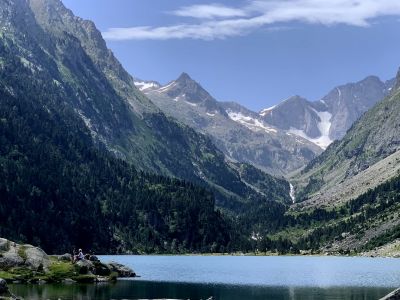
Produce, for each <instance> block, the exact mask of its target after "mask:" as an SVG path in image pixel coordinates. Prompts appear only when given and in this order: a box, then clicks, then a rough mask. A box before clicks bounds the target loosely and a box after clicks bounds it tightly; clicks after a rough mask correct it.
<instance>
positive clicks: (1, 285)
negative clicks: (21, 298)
mask: <svg viewBox="0 0 400 300" xmlns="http://www.w3.org/2000/svg"><path fill="white" fill-rule="evenodd" d="M6 293H8V286H7V282H6V281H5V280H4V279H1V278H0V295H4V294H6Z"/></svg>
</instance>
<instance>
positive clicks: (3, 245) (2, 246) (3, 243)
mask: <svg viewBox="0 0 400 300" xmlns="http://www.w3.org/2000/svg"><path fill="white" fill-rule="evenodd" d="M9 249H10V241H9V240H6V239H2V238H0V252H6V251H8V250H9Z"/></svg>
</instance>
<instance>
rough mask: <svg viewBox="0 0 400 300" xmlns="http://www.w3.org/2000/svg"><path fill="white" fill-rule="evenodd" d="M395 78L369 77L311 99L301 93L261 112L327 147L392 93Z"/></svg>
mask: <svg viewBox="0 0 400 300" xmlns="http://www.w3.org/2000/svg"><path fill="white" fill-rule="evenodd" d="M393 84H394V80H389V81H387V82H382V81H381V80H380V79H379V78H378V77H375V76H369V77H367V78H365V79H364V80H361V81H359V82H356V83H349V84H346V85H342V86H338V87H336V88H334V89H333V90H332V91H331V92H329V93H328V94H327V95H326V96H325V97H323V98H322V99H321V100H319V101H316V102H310V101H308V100H306V99H304V98H301V97H299V96H295V97H291V98H289V99H287V100H285V101H283V102H282V103H280V104H278V105H276V106H274V107H272V108H268V109H264V110H262V111H261V112H260V115H261V116H263V119H264V121H265V122H266V123H268V124H271V125H273V126H275V127H277V128H279V129H284V130H288V131H289V132H291V133H293V134H296V135H298V136H301V137H303V138H306V139H308V140H310V141H312V142H314V143H316V144H317V145H319V146H320V147H322V148H324V149H326V148H327V147H328V146H329V145H330V144H331V143H332V142H333V141H334V140H339V139H341V138H342V137H343V136H344V135H345V134H346V131H347V130H348V129H349V128H350V127H351V125H352V124H353V123H354V122H355V121H356V120H357V119H358V118H359V117H360V116H361V115H362V114H363V113H365V112H366V111H367V110H368V109H370V108H372V107H373V106H374V105H375V104H376V103H377V102H378V101H380V100H382V99H383V98H384V97H386V96H387V95H389V94H390V91H391V90H392V88H393Z"/></svg>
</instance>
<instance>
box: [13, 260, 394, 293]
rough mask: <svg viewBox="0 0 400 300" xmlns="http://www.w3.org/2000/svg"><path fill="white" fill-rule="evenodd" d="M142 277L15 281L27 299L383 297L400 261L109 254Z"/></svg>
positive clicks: (388, 290) (388, 289)
mask: <svg viewBox="0 0 400 300" xmlns="http://www.w3.org/2000/svg"><path fill="white" fill-rule="evenodd" d="M101 259H102V260H104V261H106V262H107V261H111V260H114V261H117V262H120V263H123V264H126V265H128V266H130V267H132V268H133V269H134V270H135V272H136V273H137V274H138V275H140V276H141V277H140V278H135V279H128V280H121V281H118V282H117V283H116V284H100V285H77V284H73V285H41V286H37V285H13V286H11V288H12V290H13V291H14V292H15V293H17V294H18V295H20V296H23V297H25V299H32V300H34V299H51V300H53V299H58V298H61V299H65V300H75V299H77V300H86V299H93V300H105V299H119V300H120V299H155V298H169V299H194V300H196V299H207V298H209V297H211V296H213V297H214V299H220V300H239V299H240V300H246V299H248V300H261V299H282V300H286V299H288V300H289V299H290V300H293V299H299V300H301V299H329V300H336V299H352V300H355V299H364V300H369V299H371V300H372V299H379V298H380V297H382V296H384V295H386V294H387V293H389V292H390V291H391V290H393V289H394V288H396V287H398V286H400V260H397V259H380V258H379V259H378V258H374V259H373V258H354V257H351V258H342V257H250V256H103V257H101Z"/></svg>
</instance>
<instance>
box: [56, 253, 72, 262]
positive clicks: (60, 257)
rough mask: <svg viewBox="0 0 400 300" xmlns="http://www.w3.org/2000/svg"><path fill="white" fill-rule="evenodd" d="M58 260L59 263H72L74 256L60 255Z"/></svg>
mask: <svg viewBox="0 0 400 300" xmlns="http://www.w3.org/2000/svg"><path fill="white" fill-rule="evenodd" d="M57 259H58V261H65V262H70V261H72V255H71V254H69V253H65V254H63V255H58V256H57Z"/></svg>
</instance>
